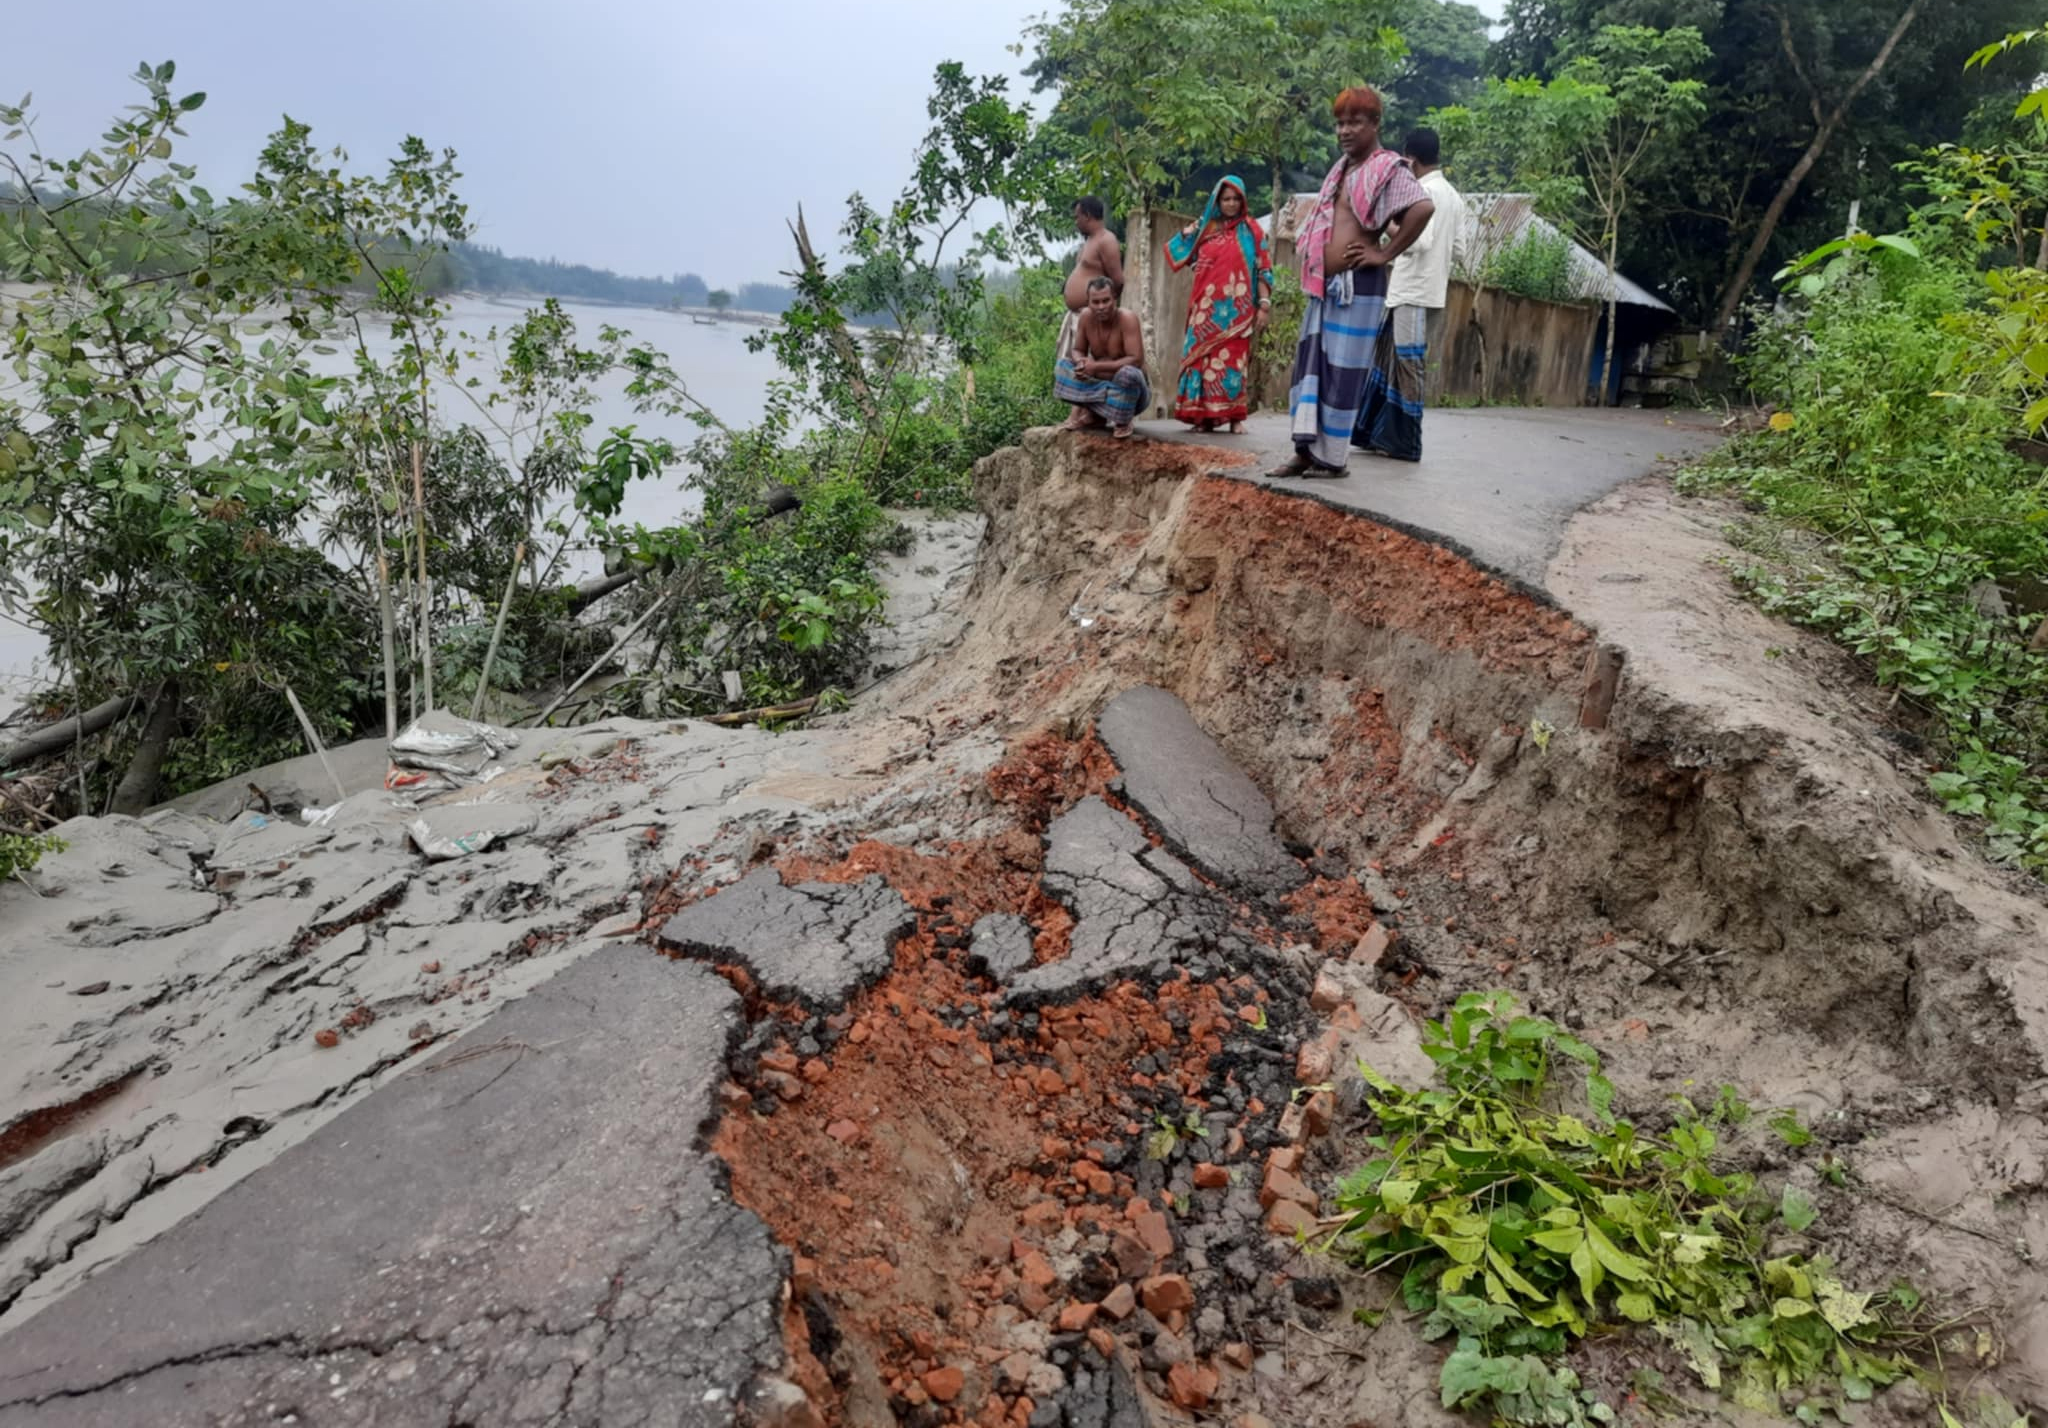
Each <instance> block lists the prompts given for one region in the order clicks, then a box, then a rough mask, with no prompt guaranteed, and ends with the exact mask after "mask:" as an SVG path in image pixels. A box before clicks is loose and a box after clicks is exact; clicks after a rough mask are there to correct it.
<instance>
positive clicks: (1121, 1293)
mask: <svg viewBox="0 0 2048 1428" xmlns="http://www.w3.org/2000/svg"><path fill="white" fill-rule="evenodd" d="M1101 1307H1102V1312H1103V1313H1105V1314H1107V1315H1109V1317H1110V1318H1112V1319H1114V1320H1116V1321H1117V1322H1118V1323H1122V1322H1123V1321H1124V1320H1126V1319H1128V1318H1130V1317H1131V1314H1132V1312H1133V1311H1134V1310H1136V1309H1137V1307H1138V1296H1137V1294H1136V1293H1135V1292H1133V1291H1132V1289H1131V1286H1130V1285H1128V1284H1119V1285H1118V1286H1117V1287H1116V1288H1114V1289H1112V1290H1110V1291H1109V1293H1107V1294H1105V1295H1103V1296H1102V1306H1101Z"/></svg>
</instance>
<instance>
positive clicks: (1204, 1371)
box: [1166, 1364, 1216, 1412]
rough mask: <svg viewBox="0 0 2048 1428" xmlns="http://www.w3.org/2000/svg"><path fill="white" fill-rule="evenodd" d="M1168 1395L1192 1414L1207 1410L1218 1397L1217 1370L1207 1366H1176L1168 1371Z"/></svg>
mask: <svg viewBox="0 0 2048 1428" xmlns="http://www.w3.org/2000/svg"><path fill="white" fill-rule="evenodd" d="M1166 1393H1167V1396H1168V1397H1169V1398H1171V1399H1172V1400H1173V1401H1174V1402H1175V1403H1176V1404H1178V1405H1180V1406H1181V1407H1182V1408H1185V1409H1187V1410H1189V1411H1190V1412H1193V1411H1194V1410H1196V1409H1199V1408H1207V1407H1208V1406H1209V1401H1210V1400H1211V1399H1213V1398H1214V1397H1215V1396H1216V1370H1214V1369H1212V1368H1209V1367H1207V1366H1205V1365H1198V1364H1175V1365H1174V1366H1173V1367H1172V1368H1170V1369H1168V1370H1167V1371H1166Z"/></svg>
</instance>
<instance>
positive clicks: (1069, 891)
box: [1008, 794, 1261, 1006]
mask: <svg viewBox="0 0 2048 1428" xmlns="http://www.w3.org/2000/svg"><path fill="white" fill-rule="evenodd" d="M1040 881H1041V884H1042V885H1043V886H1044V888H1045V890H1046V891H1047V892H1049V893H1051V894H1052V895H1053V896H1054V897H1056V898H1058V899H1059V900H1060V901H1061V902H1062V903H1064V904H1065V905H1066V907H1067V908H1068V910H1069V911H1071V912H1072V913H1073V914H1074V929H1073V932H1072V934H1071V936H1070V939H1069V947H1070V950H1069V951H1068V954H1067V956H1066V957H1065V958H1063V959H1062V960H1060V961H1057V962H1047V963H1044V964H1043V965H1040V966H1036V967H1032V968H1031V969H1030V970H1029V971H1025V972H1022V973H1019V974H1018V975H1017V976H1015V977H1014V978H1012V979H1011V981H1010V983H1009V989H1008V998H1009V1000H1010V1001H1011V1002H1012V1003H1015V1004H1017V1005H1019V1006H1031V1005H1035V1004H1038V1003H1043V1002H1048V1001H1064V1000H1068V999H1071V998H1073V997H1077V996H1082V995H1085V994H1086V993H1088V992H1092V991H1097V990H1100V989H1101V988H1102V987H1105V986H1107V985H1108V984H1109V983H1111V982H1113V981H1116V980H1118V979H1120V978H1126V977H1133V976H1139V975H1144V976H1151V977H1159V978H1163V977H1166V976H1168V975H1170V974H1171V973H1172V971H1173V969H1174V968H1175V967H1176V966H1183V967H1187V968H1188V969H1189V970H1190V972H1191V973H1192V974H1193V975H1195V976H1196V977H1197V978H1200V977H1202V976H1205V975H1207V974H1208V972H1209V971H1211V970H1212V969H1213V968H1212V963H1213V964H1220V965H1223V966H1229V967H1244V966H1248V965H1250V964H1251V963H1252V962H1253V961H1254V960H1255V959H1257V958H1258V957H1259V956H1260V955H1261V952H1260V949H1259V948H1258V946H1257V945H1256V944H1255V943H1253V942H1252V941H1251V939H1249V938H1248V937H1246V936H1245V935H1243V934H1242V933H1241V932H1239V931H1238V930H1237V929H1236V928H1235V927H1233V925H1232V923H1231V918H1230V906H1229V904H1228V903H1227V902H1226V901H1225V900H1224V899H1223V898H1221V897H1219V896H1218V895H1217V894H1216V893H1215V891H1214V890H1213V889H1210V888H1208V887H1207V886H1205V885H1204V884H1203V883H1202V881H1201V880H1200V879H1199V878H1197V877H1195V876H1194V874H1193V873H1192V872H1190V871H1189V869H1188V867H1187V865H1186V864H1184V863H1182V862H1181V861H1180V860H1179V859H1177V858H1175V857H1174V856H1173V855H1172V854H1171V853H1169V852H1167V851H1166V850H1164V849H1162V848H1155V847H1153V846H1152V842H1151V839H1150V838H1148V837H1147V836H1146V833H1145V830H1144V828H1142V827H1141V826H1140V825H1139V824H1138V823H1136V822H1135V821H1133V820H1132V819H1131V818H1129V817H1127V816H1126V815H1125V814H1123V813H1120V812H1118V811H1117V810H1116V809H1114V808H1112V807H1111V806H1110V805H1109V804H1108V803H1107V802H1105V801H1104V800H1103V799H1101V798H1100V797H1098V796H1095V795H1092V794H1091V795H1090V796H1089V797H1087V798H1084V799H1082V800H1081V801H1080V802H1079V803H1077V804H1075V805H1074V806H1073V807H1072V808H1070V809H1068V810H1067V811H1066V812H1065V813H1063V814H1061V815H1060V816H1059V817H1058V818H1057V819H1055V820H1053V824H1052V826H1051V827H1050V828H1048V829H1047V830H1046V854H1045V872H1044V875H1043V876H1042V878H1041V879H1040Z"/></svg>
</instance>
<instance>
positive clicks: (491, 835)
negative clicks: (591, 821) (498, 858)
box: [407, 803, 540, 862]
mask: <svg viewBox="0 0 2048 1428" xmlns="http://www.w3.org/2000/svg"><path fill="white" fill-rule="evenodd" d="M539 822H540V818H539V815H538V814H536V813H535V812H534V811H533V810H532V809H529V808H514V807H512V806H511V805H509V804H503V803H450V804H442V805H440V806H439V807H435V808H429V809H426V810H424V811H423V812H422V813H421V814H420V816H419V817H417V818H415V819H413V821H412V822H411V824H409V825H408V827H407V831H408V832H410V833H411V834H412V841H413V842H414V843H415V844H416V845H418V847H419V850H420V851H421V852H422V853H425V854H426V855H427V857H428V859H429V860H431V861H433V862H442V861H445V860H446V859H449V858H461V857H465V856H467V855H468V854H470V853H481V852H483V851H484V850H485V849H486V848H489V847H490V846H491V845H493V844H494V843H498V842H501V841H502V840H504V839H506V838H515V837H517V836H518V835H519V834H521V833H531V832H532V831H533V830H534V828H535V827H536V826H538V824H539Z"/></svg>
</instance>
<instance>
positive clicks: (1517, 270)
mask: <svg viewBox="0 0 2048 1428" xmlns="http://www.w3.org/2000/svg"><path fill="white" fill-rule="evenodd" d="M1480 281H1481V282H1482V283H1483V284H1484V285H1485V286H1487V287H1489V288H1498V289H1499V290H1500V291H1502V292H1506V293H1514V294H1516V295H1518V296H1520V297H1527V298H1535V299H1537V300H1538V301H1540V302H1564V303H1570V302H1578V301H1579V300H1580V298H1579V293H1578V288H1577V286H1576V285H1575V284H1574V282H1573V280H1572V240H1571V239H1569V238H1567V237H1565V235H1564V234H1562V233H1559V232H1557V231H1555V230H1553V229H1546V228H1543V227H1541V226H1539V225H1537V224H1534V223H1532V224H1530V225H1529V227H1527V228H1525V229H1523V230H1522V236H1521V237H1519V238H1517V239H1516V240H1515V241H1514V242H1513V243H1510V244H1508V245H1507V246H1506V247H1504V248H1502V249H1500V250H1499V251H1497V252H1494V253H1491V254H1489V255H1488V256H1487V259H1486V262H1485V264H1484V265H1483V267H1482V268H1481V269H1480Z"/></svg>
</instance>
